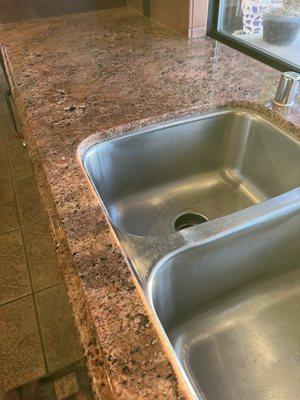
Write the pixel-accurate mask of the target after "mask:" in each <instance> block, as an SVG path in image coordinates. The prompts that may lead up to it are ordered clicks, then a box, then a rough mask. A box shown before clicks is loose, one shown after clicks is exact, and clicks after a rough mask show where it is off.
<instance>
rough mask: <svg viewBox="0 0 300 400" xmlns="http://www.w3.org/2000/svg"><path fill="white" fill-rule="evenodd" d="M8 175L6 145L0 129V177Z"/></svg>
mask: <svg viewBox="0 0 300 400" xmlns="http://www.w3.org/2000/svg"><path fill="white" fill-rule="evenodd" d="M9 176H10V172H9V164H8V157H7V152H6V145H5V142H4V137H3V133H2V131H1V129H0V178H1V179H3V178H8V177H9Z"/></svg>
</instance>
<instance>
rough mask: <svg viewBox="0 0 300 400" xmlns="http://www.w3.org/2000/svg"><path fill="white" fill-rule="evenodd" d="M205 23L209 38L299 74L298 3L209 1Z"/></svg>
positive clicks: (278, 0)
mask: <svg viewBox="0 0 300 400" xmlns="http://www.w3.org/2000/svg"><path fill="white" fill-rule="evenodd" d="M208 22H209V23H208V33H209V34H210V36H212V37H214V38H216V39H218V40H220V41H223V42H225V43H227V44H229V45H232V46H233V47H235V48H238V49H239V50H241V51H244V52H245V53H247V54H250V55H252V56H254V57H256V58H258V59H260V60H261V61H264V62H266V63H268V64H269V65H271V66H273V67H275V68H278V69H280V70H282V71H286V70H288V69H292V70H294V71H297V72H300V0H211V4H210V15H209V21H208Z"/></svg>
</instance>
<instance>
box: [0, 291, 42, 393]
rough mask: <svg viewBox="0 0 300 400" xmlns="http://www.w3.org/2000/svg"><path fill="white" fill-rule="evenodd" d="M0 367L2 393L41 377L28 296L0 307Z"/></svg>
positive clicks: (40, 353)
mask: <svg viewBox="0 0 300 400" xmlns="http://www.w3.org/2000/svg"><path fill="white" fill-rule="evenodd" d="M0 364H1V366H2V367H1V368H0V382H2V384H3V387H4V389H5V390H10V389H13V388H14V387H17V386H19V385H22V384H24V383H26V382H29V381H32V380H33V379H36V378H39V377H41V376H42V375H44V374H45V368H44V363H43V356H42V351H41V344H40V339H39V335H38V327H37V322H36V317H35V312H34V306H33V301H32V298H31V296H29V297H26V298H23V299H20V300H17V301H14V302H12V303H8V304H5V305H2V306H0Z"/></svg>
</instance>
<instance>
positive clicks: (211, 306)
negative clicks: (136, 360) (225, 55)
mask: <svg viewBox="0 0 300 400" xmlns="http://www.w3.org/2000/svg"><path fill="white" fill-rule="evenodd" d="M81 157H82V163H83V166H84V168H85V170H86V172H87V175H88V177H89V179H90V180H91V182H92V184H93V186H94V189H95V191H96V193H97V194H98V196H99V199H100V201H101V203H102V206H103V209H104V211H105V212H106V214H107V217H108V219H109V221H110V223H111V225H112V228H113V229H114V231H115V233H116V235H117V237H118V239H119V242H120V244H121V246H122V247H123V250H124V254H126V257H127V260H128V263H129V265H130V266H131V269H132V273H133V274H134V275H135V277H136V278H137V281H138V283H139V284H140V286H141V289H142V292H143V294H144V296H145V299H146V300H147V301H148V303H149V306H150V309H151V310H152V314H153V320H154V322H155V326H156V328H157V330H158V333H159V334H160V337H161V338H162V340H163V341H164V342H165V343H164V344H165V346H167V347H168V348H169V354H170V358H171V361H172V362H173V365H174V367H175V368H176V370H177V371H178V373H179V374H180V375H181V377H182V382H184V383H185V386H186V389H187V391H188V393H189V394H190V396H191V397H193V398H195V399H207V400H236V399H239V400H241V399H243V400H248V399H251V400H252V399H253V398H255V399H256V400H275V399H276V400H277V399H278V400H279V399H280V400H288V399H289V400H296V399H297V400H298V399H299V398H300V385H299V382H300V380H299V379H297V377H299V376H300V358H299V348H300V326H299V312H300V309H299V308H300V304H299V298H298V299H297V293H298V295H299V289H300V279H299V268H300V240H299V237H300V188H299V186H300V142H298V141H297V140H296V139H295V138H293V137H292V136H291V135H289V134H288V133H287V132H285V131H284V130H282V129H280V128H279V127H278V126H276V125H274V124H272V123H271V122H269V121H268V120H266V119H264V118H263V117H262V116H260V115H258V114H254V113H252V112H248V111H245V110H227V111H220V112H215V113H212V114H206V115H200V116H197V117H192V118H185V119H181V120H177V121H171V122H168V123H164V124H160V125H158V126H154V127H151V128H147V129H143V130H140V131H138V132H132V133H127V134H126V135H123V136H121V137H119V138H116V139H111V140H107V141H104V142H101V143H98V144H96V145H94V146H92V147H91V148H89V149H88V150H87V151H86V152H85V153H84V154H82V155H81ZM297 291H298V292H297ZM297 309H298V311H297ZM297 312H298V315H297ZM297 346H298V347H297Z"/></svg>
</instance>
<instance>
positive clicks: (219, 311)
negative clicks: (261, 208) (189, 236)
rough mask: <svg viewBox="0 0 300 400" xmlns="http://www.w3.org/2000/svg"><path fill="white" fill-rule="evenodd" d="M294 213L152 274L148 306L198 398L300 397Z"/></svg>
mask: <svg viewBox="0 0 300 400" xmlns="http://www.w3.org/2000/svg"><path fill="white" fill-rule="evenodd" d="M299 211H300V204H298V206H297V207H296V208H294V209H293V210H291V211H289V212H286V211H285V212H284V211H282V212H281V213H280V214H279V215H277V217H276V218H270V219H268V220H267V221H263V222H261V223H258V224H257V225H254V226H251V227H249V228H247V229H242V230H239V231H238V232H235V233H234V234H226V233H224V235H222V236H221V237H219V238H217V239H215V240H209V241H207V242H204V243H202V244H200V245H197V246H193V247H190V248H188V249H186V250H183V251H180V252H178V253H177V254H175V255H173V256H169V257H168V258H167V259H165V260H164V261H162V262H161V263H160V264H159V265H158V266H157V267H156V269H155V270H154V272H153V273H152V277H151V279H150V283H149V295H150V298H151V302H152V306H153V309H154V310H155V312H156V314H157V317H158V319H159V321H160V323H161V325H162V327H163V329H164V331H165V333H166V335H167V336H168V338H169V340H170V342H171V344H172V346H173V348H174V349H175V352H176V354H177V357H178V359H179V361H180V363H181V365H182V366H183V368H184V370H185V373H186V375H187V376H188V378H189V380H190V381H191V382H192V384H193V385H194V387H195V390H196V393H197V394H198V395H199V396H200V393H203V397H204V398H205V399H207V400H236V399H242V400H253V399H256V400H265V399H270V400H271V399H278V400H279V399H280V400H299V398H300V379H299V376H300V356H299V348H300V318H299V315H300V243H299V238H300V212H299Z"/></svg>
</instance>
